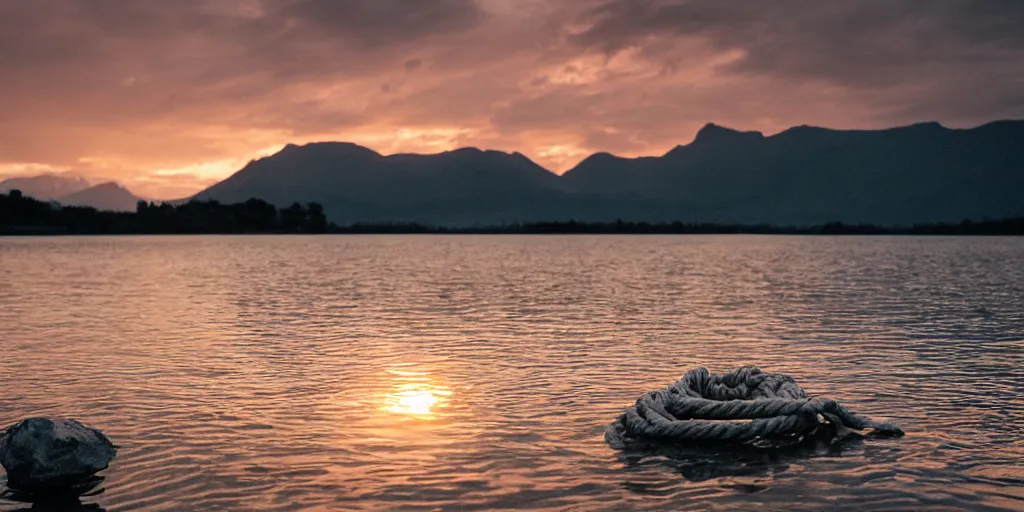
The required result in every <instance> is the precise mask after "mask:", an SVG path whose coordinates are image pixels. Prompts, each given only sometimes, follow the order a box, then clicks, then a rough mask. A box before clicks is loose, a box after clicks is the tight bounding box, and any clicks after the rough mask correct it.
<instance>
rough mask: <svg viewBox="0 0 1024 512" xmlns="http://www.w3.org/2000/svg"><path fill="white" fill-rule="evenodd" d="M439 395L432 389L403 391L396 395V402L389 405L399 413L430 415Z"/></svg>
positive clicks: (393, 410) (390, 409)
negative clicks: (435, 394)
mask: <svg viewBox="0 0 1024 512" xmlns="http://www.w3.org/2000/svg"><path fill="white" fill-rule="evenodd" d="M436 404H437V397H436V396H434V393H432V392H430V391H402V392H399V393H396V394H395V395H394V404H392V405H391V406H390V407H388V410H389V411H391V412H397V413H399V414H415V415H429V414H431V412H432V411H431V407H433V406H434V405H436Z"/></svg>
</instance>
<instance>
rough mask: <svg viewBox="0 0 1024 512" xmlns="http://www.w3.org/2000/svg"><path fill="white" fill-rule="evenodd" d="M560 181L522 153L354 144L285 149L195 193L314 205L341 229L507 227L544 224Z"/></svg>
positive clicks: (558, 195)
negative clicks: (393, 149)
mask: <svg viewBox="0 0 1024 512" xmlns="http://www.w3.org/2000/svg"><path fill="white" fill-rule="evenodd" d="M559 183H560V180H559V178H558V176H556V175H554V174H552V173H551V172H549V171H547V170H546V169H544V168H543V167H540V166H539V165H537V164H535V163H534V162H532V161H531V160H530V159H528V158H526V157H525V156H523V155H521V154H519V153H502V152H499V151H481V150H479V149H475V148H467V149H459V150H455V151H448V152H445V153H439V154H435V155H414V154H398V155H391V156H383V155H380V154H379V153H376V152H375V151H372V150H370V149H367V148H364V147H361V146H357V145H355V144H349V143H341V142H323V143H313V144H307V145H305V146H296V145H288V146H286V147H285V148H284V149H282V150H281V151H280V152H278V153H277V154H274V155H272V156H269V157H266V158H262V159H260V160H256V161H253V162H250V163H249V164H248V165H246V166H245V167H244V168H243V169H242V170H240V171H238V172H237V173H235V174H234V175H233V176H231V177H229V178H228V179H226V180H224V181H222V182H220V183H217V184H216V185H213V186H212V187H210V188H208V189H206V190H204V191H203V192H200V193H199V194H198V195H196V198H197V199H216V200H218V201H221V202H225V203H232V202H240V201H244V200H246V199H248V198H251V197H258V198H260V199H264V200H266V201H268V202H270V203H273V204H275V205H277V206H279V207H285V206H288V205H290V204H292V203H293V202H295V201H299V202H311V201H315V202H319V203H321V204H323V205H324V208H325V210H326V211H327V213H328V215H329V216H330V218H331V220H334V221H335V222H338V223H345V224H347V223H353V222H390V221H399V220H415V221H420V222H429V223H436V224H460V225H461V224H504V223H511V222H517V221H521V220H523V219H536V220H540V219H546V218H550V217H551V216H552V215H554V214H555V213H556V212H557V211H558V210H559V208H560V207H561V205H560V204H559V199H560V198H561V196H562V192H561V191H560V190H559Z"/></svg>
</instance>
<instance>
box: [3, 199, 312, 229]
mask: <svg viewBox="0 0 1024 512" xmlns="http://www.w3.org/2000/svg"><path fill="white" fill-rule="evenodd" d="M329 228H330V225H329V224H328V222H327V216H326V215H325V214H324V208H323V206H321V205H320V204H318V203H307V204H305V205H302V204H299V203H295V204H292V205H291V206H289V207H287V208H281V209H278V208H277V207H276V206H274V205H272V204H270V203H268V202H266V201H264V200H262V199H249V200H248V201H245V202H243V203H236V204H222V203H220V202H218V201H213V200H209V201H199V200H191V201H189V202H186V203H182V204H170V203H161V204H157V203H153V202H146V201H139V202H138V204H137V205H136V208H135V211H134V212H113V211H101V210H97V209H95V208H90V207H83V206H61V205H59V204H56V203H53V202H47V201H39V200H37V199H34V198H31V197H28V196H24V195H22V194H21V192H19V191H18V190H12V191H10V192H9V193H7V194H0V234H21V233H24V234H49V233H53V234H207V233H209V234H245V233H326V232H327V231H328V229H329Z"/></svg>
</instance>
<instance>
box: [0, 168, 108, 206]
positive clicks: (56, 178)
mask: <svg viewBox="0 0 1024 512" xmlns="http://www.w3.org/2000/svg"><path fill="white" fill-rule="evenodd" d="M91 186H92V183H89V181H88V180H86V179H85V178H83V177H81V176H78V175H74V174H70V173H61V174H56V173H47V174H40V175H38V176H27V177H17V178H8V179H6V180H3V181H0V193H7V192H10V191H11V190H20V191H21V193H22V194H24V195H26V196H30V197H34V198H36V199H39V200H40V201H50V200H53V199H56V198H58V197H62V196H66V195H69V194H74V193H75V192H79V191H82V190H85V189H87V188H89V187H91Z"/></svg>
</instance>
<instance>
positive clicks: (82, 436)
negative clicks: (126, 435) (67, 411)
mask: <svg viewBox="0 0 1024 512" xmlns="http://www.w3.org/2000/svg"><path fill="white" fill-rule="evenodd" d="M116 453H117V447H115V446H114V444H113V443H111V442H110V439H107V436H105V435H103V433H102V432H100V431H99V430H96V429H94V428H89V427H86V426H85V425H82V424H81V423H79V422H77V421H75V420H71V419H68V420H64V419H47V418H29V419H26V420H22V421H21V422H19V423H17V424H15V425H13V426H11V427H9V428H8V429H7V430H4V431H3V432H0V465H2V466H3V467H4V469H6V470H7V486H8V487H10V488H11V489H16V490H19V491H26V492H39V491H46V490H53V489H61V488H67V487H72V486H74V485H76V484H78V483H80V482H82V481H84V480H88V479H89V478H90V477H92V476H93V475H95V474H96V473H98V472H100V471H103V470H104V469H106V468H107V466H108V465H109V464H110V461H111V460H113V458H114V455H115V454H116Z"/></svg>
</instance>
